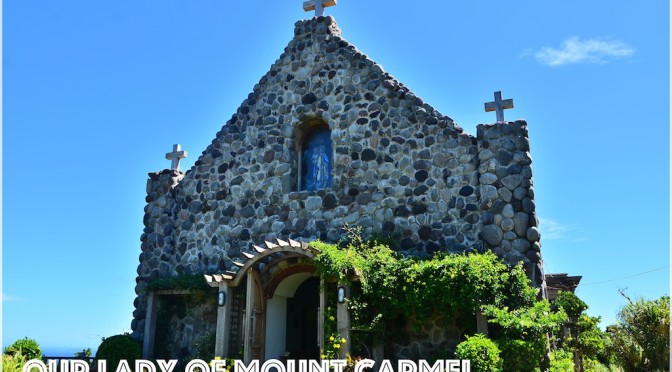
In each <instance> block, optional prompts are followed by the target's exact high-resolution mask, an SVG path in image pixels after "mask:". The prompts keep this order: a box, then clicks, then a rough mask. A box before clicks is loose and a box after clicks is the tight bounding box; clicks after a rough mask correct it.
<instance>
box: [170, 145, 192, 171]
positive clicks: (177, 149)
mask: <svg viewBox="0 0 672 372" xmlns="http://www.w3.org/2000/svg"><path fill="white" fill-rule="evenodd" d="M186 157H187V152H186V151H182V146H180V145H179V144H175V145H173V152H168V153H166V159H168V160H170V161H171V162H170V169H171V170H180V159H184V158H186Z"/></svg>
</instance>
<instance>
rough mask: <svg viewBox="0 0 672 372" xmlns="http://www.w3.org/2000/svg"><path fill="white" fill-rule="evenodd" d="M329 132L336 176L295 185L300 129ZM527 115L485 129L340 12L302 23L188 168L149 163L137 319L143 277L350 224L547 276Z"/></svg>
mask: <svg viewBox="0 0 672 372" xmlns="http://www.w3.org/2000/svg"><path fill="white" fill-rule="evenodd" d="M314 121H319V122H321V123H324V124H326V126H328V128H329V130H330V131H331V139H332V143H333V146H332V151H333V169H332V177H333V182H332V187H331V188H329V189H322V190H318V191H311V192H308V191H300V190H298V182H297V179H298V174H299V172H300V165H299V164H298V159H299V151H300V148H301V146H300V143H298V142H297V141H298V138H299V137H298V136H297V133H298V132H299V131H300V128H301V127H302V126H303V125H306V124H307V123H311V122H314ZM529 147H530V146H529V140H528V133H527V125H526V123H525V122H524V121H516V122H507V123H498V124H494V125H479V126H478V134H477V136H476V137H474V136H472V135H469V134H466V133H464V132H463V130H462V129H461V128H460V127H459V126H458V125H457V124H456V123H454V122H453V120H452V119H450V118H449V117H447V116H445V115H442V114H441V113H439V112H437V111H436V110H435V109H434V108H433V107H432V106H430V105H429V104H427V103H425V102H424V101H423V100H422V99H421V98H419V97H417V96H416V95H415V94H414V93H413V92H412V91H410V90H409V89H408V88H407V87H405V86H404V85H403V84H402V83H400V82H399V81H397V80H396V79H395V78H393V77H392V76H391V75H390V74H388V73H387V72H385V71H384V70H383V68H382V67H381V66H380V65H378V64H376V63H375V62H374V61H372V60H371V59H369V58H368V57H367V56H366V55H364V54H362V53H361V52H360V51H358V50H357V49H356V48H355V47H354V46H353V45H351V44H350V43H348V42H347V41H346V40H345V39H343V37H342V36H341V31H340V29H339V28H338V27H337V25H336V23H335V21H334V19H333V18H332V17H317V18H313V19H312V20H307V21H299V22H297V23H296V25H295V32H294V38H293V39H292V40H291V41H290V42H289V44H288V46H287V47H286V48H285V51H284V53H283V54H282V55H281V56H280V58H279V59H278V60H277V61H276V62H275V63H274V64H273V65H272V66H271V68H270V71H269V72H268V73H267V74H266V75H264V76H263V77H262V78H261V80H260V81H259V83H258V84H257V85H255V86H254V89H253V91H252V93H250V94H249V95H248V97H247V99H245V100H244V101H243V102H242V104H241V105H240V107H239V108H238V110H237V112H236V113H235V114H234V115H233V116H232V118H231V119H230V120H229V121H228V122H227V123H226V124H225V125H224V126H223V127H222V129H221V131H220V132H218V133H217V135H216V137H215V139H214V140H213V141H212V144H211V145H210V146H208V148H207V149H206V150H205V151H204V152H203V153H202V154H201V155H200V157H199V158H198V160H197V161H196V163H195V165H194V167H193V168H191V169H190V170H188V171H187V172H186V173H181V172H179V171H171V170H164V171H162V172H159V173H150V179H149V180H148V186H147V199H146V200H147V206H146V207H145V217H144V225H145V229H144V232H143V234H142V237H141V241H142V253H141V254H140V265H139V266H138V277H137V286H136V293H137V298H136V301H135V308H136V310H135V312H134V320H133V324H132V329H133V331H134V335H136V336H137V337H142V332H143V330H144V316H145V310H146V298H145V294H146V293H145V287H146V283H147V282H149V281H151V280H152V279H155V278H161V277H168V276H174V275H178V274H181V273H214V272H221V271H223V270H234V265H233V262H232V260H239V257H240V256H241V252H249V251H251V249H252V245H253V244H260V243H263V241H264V240H272V239H274V238H282V239H286V238H291V239H294V240H300V241H306V242H310V241H314V240H317V239H320V240H323V241H327V242H336V241H337V240H338V239H339V238H340V237H341V236H342V227H343V226H344V224H349V225H356V226H361V227H362V229H363V231H364V232H365V233H366V234H373V233H379V234H387V235H390V236H393V237H395V240H396V241H398V242H399V244H398V247H397V249H398V250H399V251H400V252H402V253H403V254H407V255H416V256H429V255H432V254H434V253H435V252H453V253H459V252H464V251H473V250H479V251H480V250H485V249H490V250H492V251H494V252H495V253H496V254H497V255H498V256H500V257H502V258H503V259H504V260H505V261H506V262H507V263H509V264H514V263H516V262H519V261H522V262H523V263H524V265H525V267H526V269H527V270H528V273H529V275H530V277H531V278H532V279H533V282H534V283H535V285H541V284H542V278H543V276H542V274H541V263H540V260H541V256H540V253H539V252H540V243H539V231H538V230H537V227H536V226H537V218H536V215H535V204H534V189H533V187H532V170H531V167H530V163H531V158H530V154H529V149H530V148H529Z"/></svg>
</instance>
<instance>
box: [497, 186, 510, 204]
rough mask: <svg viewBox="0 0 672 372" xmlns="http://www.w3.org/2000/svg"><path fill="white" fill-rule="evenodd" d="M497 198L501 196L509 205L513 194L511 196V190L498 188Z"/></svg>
mask: <svg viewBox="0 0 672 372" xmlns="http://www.w3.org/2000/svg"><path fill="white" fill-rule="evenodd" d="M499 196H501V198H502V200H504V201H505V202H507V203H509V202H511V197H512V196H513V194H511V190H509V189H507V188H506V187H500V188H499Z"/></svg>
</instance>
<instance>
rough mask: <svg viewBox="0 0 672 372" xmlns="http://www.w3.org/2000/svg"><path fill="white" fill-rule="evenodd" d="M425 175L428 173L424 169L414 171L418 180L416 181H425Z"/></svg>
mask: <svg viewBox="0 0 672 372" xmlns="http://www.w3.org/2000/svg"><path fill="white" fill-rule="evenodd" d="M427 177H429V173H427V171H426V170H424V169H421V170H419V171H417V172H415V179H416V180H418V182H425V180H426V179H427Z"/></svg>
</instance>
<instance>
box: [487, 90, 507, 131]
mask: <svg viewBox="0 0 672 372" xmlns="http://www.w3.org/2000/svg"><path fill="white" fill-rule="evenodd" d="M510 108H513V100H512V99H505V100H502V92H501V91H497V92H495V101H494V102H487V103H486V104H485V112H490V111H497V122H498V123H499V122H502V121H504V110H506V109H510Z"/></svg>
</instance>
